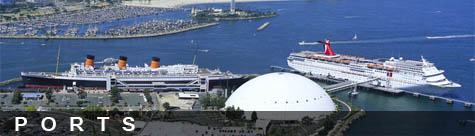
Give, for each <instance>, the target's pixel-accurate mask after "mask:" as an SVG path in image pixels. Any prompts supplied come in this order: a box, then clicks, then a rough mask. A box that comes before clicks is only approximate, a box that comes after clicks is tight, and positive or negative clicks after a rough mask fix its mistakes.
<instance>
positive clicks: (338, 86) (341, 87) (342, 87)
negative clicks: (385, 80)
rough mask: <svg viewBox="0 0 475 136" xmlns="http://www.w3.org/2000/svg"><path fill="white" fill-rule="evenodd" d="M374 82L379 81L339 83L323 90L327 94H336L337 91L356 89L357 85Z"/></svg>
mask: <svg viewBox="0 0 475 136" xmlns="http://www.w3.org/2000/svg"><path fill="white" fill-rule="evenodd" d="M376 80H379V78H374V79H369V80H366V81H362V82H353V81H345V82H341V83H338V84H334V85H330V86H327V87H324V89H325V90H327V92H328V93H335V92H338V91H342V90H345V89H348V88H351V87H353V86H355V87H357V86H358V85H359V84H365V83H369V82H373V81H376Z"/></svg>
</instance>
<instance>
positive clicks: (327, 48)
mask: <svg viewBox="0 0 475 136" xmlns="http://www.w3.org/2000/svg"><path fill="white" fill-rule="evenodd" d="M318 42H319V43H321V44H324V45H325V55H327V56H335V53H334V52H333V50H332V48H331V47H330V40H325V41H318Z"/></svg>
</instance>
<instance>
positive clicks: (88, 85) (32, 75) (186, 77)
mask: <svg viewBox="0 0 475 136" xmlns="http://www.w3.org/2000/svg"><path fill="white" fill-rule="evenodd" d="M94 58H95V57H94V56H93V55H87V57H86V61H85V63H81V64H80V63H73V64H71V68H70V70H69V71H66V72H58V73H56V72H21V77H22V79H23V83H24V86H25V87H26V88H55V89H64V88H83V89H106V90H110V88H111V86H116V87H119V88H153V89H179V90H184V89H186V90H196V91H208V89H210V86H212V85H210V84H212V83H213V82H219V81H220V80H233V79H239V78H241V76H240V75H235V74H232V73H231V72H229V71H228V72H221V71H220V70H219V69H215V70H210V69H204V68H198V66H197V65H194V64H186V65H185V64H176V65H168V66H160V58H158V57H152V61H151V63H150V66H149V65H148V64H144V66H143V67H139V66H134V67H131V66H128V64H127V57H126V56H120V57H119V59H118V60H117V59H113V58H109V59H106V60H105V61H104V63H103V66H102V67H95V66H94V64H95V63H94Z"/></svg>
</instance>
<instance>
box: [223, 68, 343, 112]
mask: <svg viewBox="0 0 475 136" xmlns="http://www.w3.org/2000/svg"><path fill="white" fill-rule="evenodd" d="M226 107H234V108H239V109H242V110H244V111H250V112H252V111H256V112H257V114H258V117H259V119H270V120H300V119H301V118H302V117H304V116H309V117H320V115H322V114H320V113H324V114H329V113H332V112H333V111H335V110H336V109H335V104H334V103H333V101H332V99H331V98H330V96H329V95H328V94H327V93H326V92H325V90H324V89H323V88H322V87H320V86H319V85H318V84H316V83H315V82H314V81H312V80H310V79H308V78H306V77H304V76H301V75H297V74H293V73H283V72H279V73H270V74H265V75H262V76H258V77H256V78H254V79H252V80H250V81H248V82H246V83H244V84H243V85H242V86H240V87H239V88H238V89H237V90H236V91H235V92H234V93H233V94H232V95H231V96H230V97H229V98H228V100H227V101H226ZM248 114H249V115H251V114H252V113H247V112H246V113H245V116H246V118H249V117H250V116H248Z"/></svg>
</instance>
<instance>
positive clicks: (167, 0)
mask: <svg viewBox="0 0 475 136" xmlns="http://www.w3.org/2000/svg"><path fill="white" fill-rule="evenodd" d="M263 1H286V0H236V3H240V2H263ZM229 2H231V0H151V2H148V0H142V1H139V0H134V1H124V2H123V5H127V6H142V7H159V8H179V7H183V6H187V5H194V4H206V3H229Z"/></svg>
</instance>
